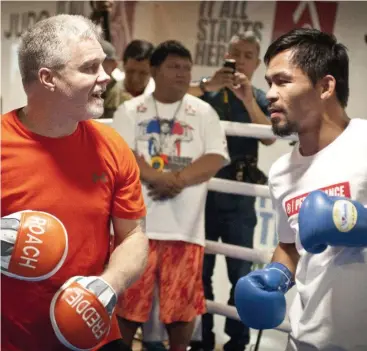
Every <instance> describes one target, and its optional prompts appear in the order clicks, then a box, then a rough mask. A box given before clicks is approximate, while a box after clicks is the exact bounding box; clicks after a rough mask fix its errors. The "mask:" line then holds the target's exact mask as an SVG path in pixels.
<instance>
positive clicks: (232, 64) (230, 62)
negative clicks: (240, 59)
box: [223, 59, 236, 73]
mask: <svg viewBox="0 0 367 351" xmlns="http://www.w3.org/2000/svg"><path fill="white" fill-rule="evenodd" d="M223 67H229V68H232V69H233V73H234V72H236V60H233V59H226V60H225V61H224V64H223Z"/></svg>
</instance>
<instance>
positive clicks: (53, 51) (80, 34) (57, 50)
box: [18, 14, 101, 85]
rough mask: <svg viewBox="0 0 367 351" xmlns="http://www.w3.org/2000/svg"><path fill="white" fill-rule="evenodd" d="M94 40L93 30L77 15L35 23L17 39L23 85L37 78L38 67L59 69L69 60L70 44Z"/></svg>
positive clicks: (93, 28) (98, 37) (96, 29)
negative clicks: (71, 41)
mask: <svg viewBox="0 0 367 351" xmlns="http://www.w3.org/2000/svg"><path fill="white" fill-rule="evenodd" d="M90 38H93V39H97V40H98V41H101V35H100V32H99V30H98V28H97V26H96V25H95V24H94V23H93V22H92V21H90V20H89V19H88V18H86V17H83V16H79V15H64V14H62V15H57V16H52V17H49V18H46V19H44V20H42V21H39V22H37V23H36V24H35V25H34V26H32V27H31V28H29V29H28V30H27V31H26V32H24V33H23V34H22V36H21V42H20V45H19V49H18V63H19V70H20V74H21V76H22V81H23V85H27V84H29V83H31V82H33V81H35V80H37V77H38V71H39V69H40V68H42V67H47V68H51V69H62V68H63V67H64V66H65V64H66V62H67V61H68V59H69V57H70V51H69V46H70V40H76V41H77V40H83V39H84V40H85V39H90Z"/></svg>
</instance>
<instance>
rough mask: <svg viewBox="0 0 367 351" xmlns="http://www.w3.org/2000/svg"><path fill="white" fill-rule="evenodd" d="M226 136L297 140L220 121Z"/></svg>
mask: <svg viewBox="0 0 367 351" xmlns="http://www.w3.org/2000/svg"><path fill="white" fill-rule="evenodd" d="M96 121H98V122H101V123H103V124H107V125H109V126H110V125H111V124H112V119H111V118H101V119H96ZM220 123H221V125H222V127H223V128H224V131H225V132H226V135H230V136H239V137H247V138H257V139H282V140H295V141H296V140H298V137H297V136H296V135H290V136H287V137H279V136H277V135H274V133H273V131H272V130H271V126H266V125H262V124H255V123H241V122H229V121H220Z"/></svg>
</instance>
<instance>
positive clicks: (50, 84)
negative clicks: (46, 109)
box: [38, 67, 56, 91]
mask: <svg viewBox="0 0 367 351" xmlns="http://www.w3.org/2000/svg"><path fill="white" fill-rule="evenodd" d="M38 79H39V81H40V83H41V84H42V86H43V87H44V88H45V89H47V90H49V91H55V88H56V87H55V76H54V73H53V72H52V70H50V69H49V68H45V67H42V68H40V70H39V71H38Z"/></svg>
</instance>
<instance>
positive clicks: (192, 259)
mask: <svg viewBox="0 0 367 351" xmlns="http://www.w3.org/2000/svg"><path fill="white" fill-rule="evenodd" d="M150 63H151V70H152V77H153V78H154V80H155V84H156V89H155V91H154V93H153V94H150V95H144V96H139V97H137V98H135V99H132V100H130V101H127V102H125V103H124V105H123V106H121V107H120V109H119V110H118V111H117V112H116V117H115V119H114V125H113V126H114V127H115V128H116V130H117V131H118V132H119V133H120V134H121V135H122V136H123V137H124V138H125V140H126V141H127V143H128V144H129V145H130V147H131V149H132V150H133V151H134V153H135V156H136V159H137V162H138V164H139V167H140V171H141V179H142V182H143V194H144V199H145V202H146V206H147V211H148V214H147V234H148V237H149V239H150V254H149V261H148V266H147V270H146V272H145V273H144V274H143V276H142V278H141V279H140V280H139V281H138V282H137V283H136V284H134V285H133V286H132V287H131V289H129V290H128V291H126V292H125V293H124V294H123V296H122V298H121V299H120V301H119V307H118V310H117V311H118V315H119V317H120V328H121V332H122V335H123V338H124V341H125V342H126V343H127V344H131V342H132V338H133V336H134V334H135V331H136V329H137V327H138V326H139V325H140V324H142V323H144V322H146V321H147V320H148V319H149V314H150V310H151V305H152V300H153V291H154V285H155V283H156V282H157V283H158V287H159V301H160V319H161V321H162V322H163V323H164V324H165V325H166V328H167V331H168V336H169V342H170V350H171V351H183V350H186V348H187V346H188V345H189V342H190V339H191V335H192V331H193V328H194V322H195V317H196V316H197V315H200V314H203V313H204V312H205V298H204V292H203V285H202V264H203V256H204V245H205V232H204V208H205V200H206V195H207V181H208V180H209V179H210V178H211V177H212V176H214V175H215V174H216V173H217V171H218V170H219V169H220V168H221V167H223V166H224V165H226V164H227V162H228V152H227V143H226V138H225V134H224V131H223V130H222V128H221V125H220V120H219V117H218V115H217V113H216V112H215V111H214V109H213V108H212V107H211V106H210V105H209V104H207V103H206V102H204V101H202V100H200V99H199V98H196V97H194V96H192V95H189V94H187V90H188V88H189V84H190V81H191V67H192V58H191V54H190V52H189V51H188V50H187V49H186V48H185V47H184V46H183V45H182V44H181V43H179V42H177V41H172V40H171V41H167V42H164V43H162V44H160V45H159V46H158V47H157V48H156V49H155V51H154V52H153V54H152V56H151V59H150Z"/></svg>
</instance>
